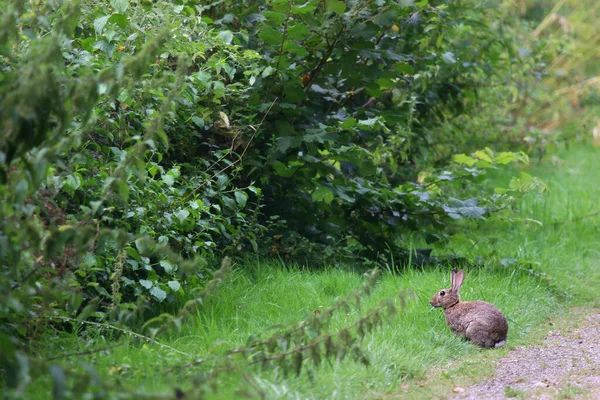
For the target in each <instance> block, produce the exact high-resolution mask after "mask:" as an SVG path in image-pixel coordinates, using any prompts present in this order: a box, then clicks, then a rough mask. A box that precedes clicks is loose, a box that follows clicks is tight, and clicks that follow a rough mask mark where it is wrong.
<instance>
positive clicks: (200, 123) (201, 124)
mask: <svg viewBox="0 0 600 400" xmlns="http://www.w3.org/2000/svg"><path fill="white" fill-rule="evenodd" d="M192 122H193V123H194V124H195V125H196V126H197V127H198V128H204V120H203V119H202V118H200V117H196V116H193V117H192Z"/></svg>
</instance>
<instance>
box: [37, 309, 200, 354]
mask: <svg viewBox="0 0 600 400" xmlns="http://www.w3.org/2000/svg"><path fill="white" fill-rule="evenodd" d="M36 318H44V319H49V320H53V319H57V320H63V321H69V322H78V323H81V324H87V325H93V326H97V327H100V328H109V329H113V330H115V331H119V332H122V333H125V334H128V335H131V336H134V337H135V338H136V339H138V340H145V341H147V342H150V343H155V344H157V345H158V346H160V347H163V348H165V349H168V350H171V351H173V352H175V353H179V354H181V355H184V356H187V357H192V355H191V354H189V353H185V352H183V351H181V350H177V349H176V348H174V347H172V346H169V345H167V344H164V343H160V342H159V341H158V340H156V339H152V338H151V337H148V336H144V335H141V334H139V333H137V332H133V331H130V330H129V329H124V328H120V327H118V326H114V325H109V324H102V323H100V322H93V321H80V320H78V319H76V318H71V317H63V316H60V317H54V316H39V317H36Z"/></svg>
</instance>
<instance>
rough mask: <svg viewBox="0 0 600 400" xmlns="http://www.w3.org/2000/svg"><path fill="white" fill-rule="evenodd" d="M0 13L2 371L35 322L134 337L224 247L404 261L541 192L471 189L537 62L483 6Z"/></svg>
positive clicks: (233, 6) (11, 9)
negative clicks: (114, 325)
mask: <svg viewBox="0 0 600 400" xmlns="http://www.w3.org/2000/svg"><path fill="white" fill-rule="evenodd" d="M0 4H1V5H2V7H3V9H6V12H4V14H3V16H2V21H1V25H0V129H1V131H2V132H3V135H2V137H0V196H1V197H0V228H1V229H0V267H1V269H2V270H1V272H2V274H1V276H0V288H2V290H3V291H4V292H5V293H7V296H6V298H5V299H4V300H3V301H2V302H1V309H0V320H1V321H2V327H1V328H0V329H1V332H2V337H1V338H0V340H1V341H2V344H3V346H2V350H0V351H2V352H3V355H4V354H6V355H7V360H9V361H8V364H7V365H8V367H7V366H5V367H4V368H5V371H7V370H11V371H12V370H13V369H15V368H16V369H15V370H17V369H18V368H22V367H23V364H22V362H24V361H23V360H25V358H22V357H21V353H19V352H18V350H19V349H21V348H22V347H23V345H24V343H26V342H27V341H28V340H30V339H32V338H33V339H34V338H35V337H36V335H38V334H39V333H40V332H41V331H40V329H43V328H44V327H45V326H51V327H57V328H60V326H55V325H53V324H51V323H48V322H47V321H48V319H49V318H51V317H57V316H59V317H63V318H78V319H79V320H85V319H87V318H94V319H96V320H111V321H116V322H123V323H128V324H130V325H132V326H136V324H137V323H139V322H143V321H145V320H146V318H147V317H148V316H154V315H156V314H158V313H159V312H160V309H161V307H155V306H154V304H155V303H162V304H163V305H164V304H176V303H177V300H178V299H180V298H183V297H184V296H187V295H189V292H190V291H192V290H194V289H196V288H198V287H201V286H202V284H203V283H204V282H206V280H207V279H208V278H209V277H210V276H211V271H212V265H213V264H214V260H215V259H216V258H218V257H220V256H221V255H223V254H229V255H232V256H243V255H244V254H248V253H259V254H261V255H271V256H279V257H286V258H293V259H296V260H302V261H311V262H314V263H315V265H322V264H323V262H328V263H331V264H334V263H347V262H350V261H353V260H355V259H358V260H371V261H372V260H377V258H378V257H380V256H382V255H383V256H389V255H393V256H394V258H395V259H396V260H398V257H400V258H401V259H402V258H406V259H408V258H410V257H412V255H411V254H410V252H409V249H408V246H407V245H406V240H407V238H408V237H411V236H419V237H420V238H422V239H423V240H425V241H427V242H428V243H434V242H441V243H443V241H444V239H446V238H447V237H448V236H449V235H452V234H453V233H454V232H455V231H456V230H457V229H464V227H465V226H466V225H467V224H465V223H464V221H470V220H482V219H485V218H487V217H489V216H490V215H491V214H493V213H494V212H496V211H500V210H503V209H506V208H507V207H509V206H510V204H511V203H510V201H511V199H512V196H513V195H514V194H515V193H520V192H523V191H527V190H529V189H530V188H531V187H535V186H536V185H538V184H539V183H538V182H537V181H535V180H534V179H532V178H530V177H528V176H525V175H524V177H523V178H522V179H521V180H515V181H514V182H513V183H512V184H511V187H510V188H508V189H506V190H503V191H498V192H497V193H493V194H491V193H487V192H485V191H483V190H482V189H481V186H478V185H477V183H478V182H481V181H482V180H484V179H485V172H484V170H485V169H488V168H495V167H497V166H501V165H505V164H507V163H509V162H512V161H515V160H521V161H527V156H526V155H525V154H524V153H511V152H505V151H501V150H499V151H497V152H493V151H492V150H490V149H489V148H486V146H487V145H491V144H494V146H495V147H506V148H509V147H510V148H512V147H511V146H513V145H514V143H515V142H516V141H518V140H519V138H520V136H519V135H513V134H514V129H515V127H517V129H520V127H522V124H521V122H522V121H521V120H520V119H519V115H517V114H516V113H515V112H514V111H515V109H514V107H513V108H512V109H510V108H508V109H507V108H506V107H505V106H506V104H508V103H510V102H511V101H512V100H513V99H514V98H516V97H519V96H520V94H521V93H520V90H521V86H520V85H521V83H522V82H529V79H530V75H531V74H533V72H534V69H535V57H533V56H532V57H531V58H526V57H525V56H523V55H522V54H525V53H524V52H519V51H518V49H517V48H516V46H515V39H514V35H512V34H510V30H511V29H513V28H514V27H512V26H510V25H509V24H508V23H506V22H504V21H503V19H502V16H503V12H504V11H503V10H498V9H489V8H486V7H487V6H486V4H487V3H485V2H479V1H477V0H472V1H468V2H465V3H461V4H460V5H457V4H455V2H444V1H431V2H428V1H427V0H423V1H419V2H414V1H400V2H398V1H388V0H378V1H368V2H364V1H353V0H348V1H345V2H343V1H338V0H326V1H321V0H309V1H302V2H299V1H292V2H289V1H283V0H275V1H268V2H267V1H259V0H256V1H241V2H240V1H227V0H225V1H218V2H215V3H214V4H211V5H204V4H203V2H199V1H155V2H147V1H127V0H111V1H99V2H94V3H91V2H81V3H78V2H63V1H58V0H56V1H47V2H36V1H32V2H18V1H17V2H11V1H8V2H7V1H4V2H1V3H0ZM515 65H518V67H516V66H515ZM496 111H498V113H497V112H496ZM478 113H479V114H478ZM490 121H492V122H496V121H497V122H498V125H501V126H502V127H501V128H500V127H499V126H492V125H491V123H490ZM477 149H480V150H477ZM467 154H470V155H467ZM459 220H462V222H457V221H459ZM19 363H21V364H19ZM17 364H18V365H20V367H18V368H17ZM7 368H8V369H7ZM23 368H24V367H23ZM13 382H16V380H11V383H13ZM21 383H22V382H21Z"/></svg>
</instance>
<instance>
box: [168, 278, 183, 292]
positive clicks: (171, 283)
mask: <svg viewBox="0 0 600 400" xmlns="http://www.w3.org/2000/svg"><path fill="white" fill-rule="evenodd" d="M167 285H168V286H169V288H171V290H172V291H174V292H176V291H178V290H179V289H180V288H181V283H179V282H177V281H169V282H167Z"/></svg>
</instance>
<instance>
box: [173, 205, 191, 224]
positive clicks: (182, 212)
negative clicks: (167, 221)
mask: <svg viewBox="0 0 600 400" xmlns="http://www.w3.org/2000/svg"><path fill="white" fill-rule="evenodd" d="M174 215H175V217H176V218H177V219H178V220H179V222H183V221H185V220H186V219H187V217H189V216H190V212H189V211H188V210H186V209H185V208H182V209H181V210H179V211H177V212H176V213H175V214H174Z"/></svg>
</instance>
